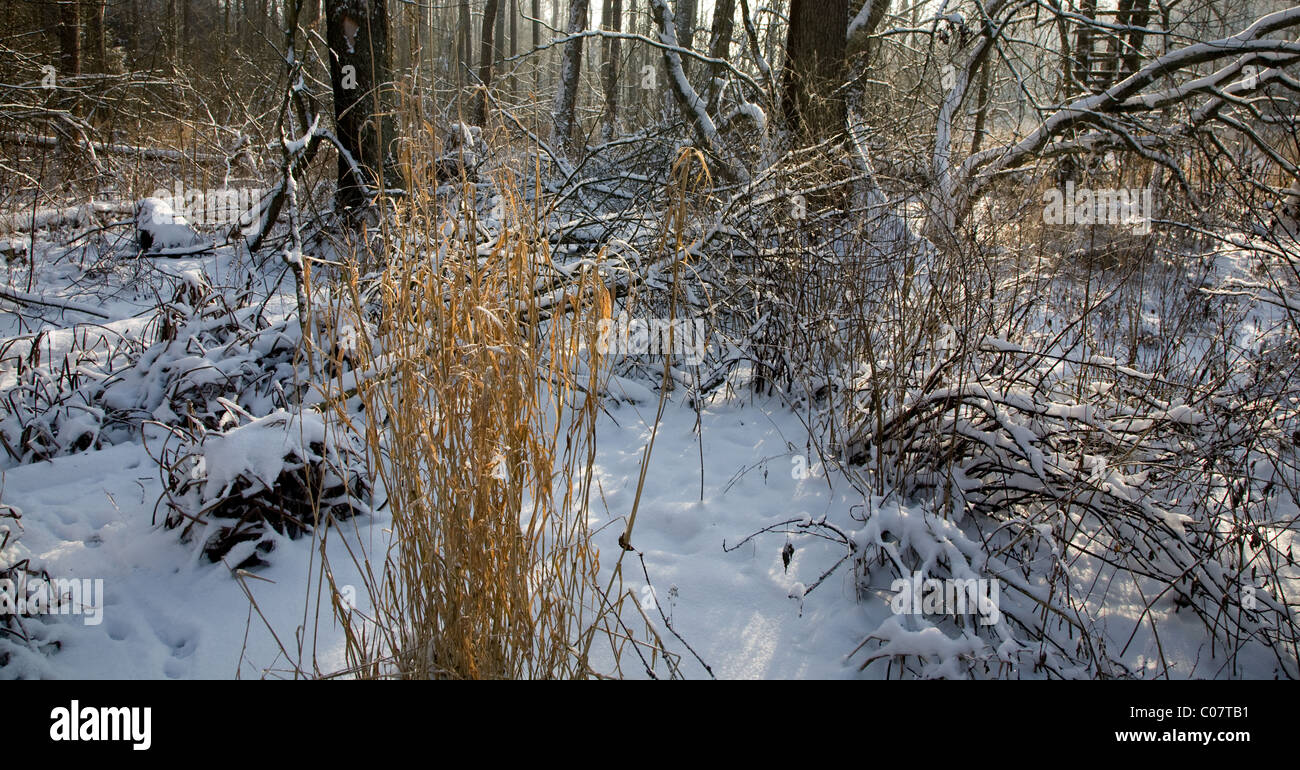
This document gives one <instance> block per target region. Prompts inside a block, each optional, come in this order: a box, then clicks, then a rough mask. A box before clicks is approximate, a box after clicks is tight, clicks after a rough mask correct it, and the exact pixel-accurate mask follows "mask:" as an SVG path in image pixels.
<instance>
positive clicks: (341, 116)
mask: <svg viewBox="0 0 1300 770" xmlns="http://www.w3.org/2000/svg"><path fill="white" fill-rule="evenodd" d="M327 14H328V18H327V21H326V24H327V26H326V41H327V43H328V45H329V49H330V83H331V86H332V87H333V91H334V120H335V125H336V127H337V129H338V143H339V159H338V180H339V183H338V195H337V200H338V204H339V207H340V208H341V209H343V210H353V209H357V208H359V207H361V206H363V205H364V204H365V203H367V201H368V200H369V198H370V191H371V190H373V189H374V188H376V187H378V186H380V185H383V184H385V183H386V181H387V177H388V174H387V171H388V163H387V162H386V159H385V156H386V152H385V143H386V142H388V141H391V140H392V139H393V137H394V132H393V130H392V125H393V122H392V119H391V118H390V117H389V116H388V111H387V110H386V109H385V106H384V103H385V101H386V99H385V95H386V90H387V89H388V88H389V87H390V84H391V80H392V78H391V64H390V61H389V57H390V54H389V46H388V3H387V1H386V0H329V2H328V5H327Z"/></svg>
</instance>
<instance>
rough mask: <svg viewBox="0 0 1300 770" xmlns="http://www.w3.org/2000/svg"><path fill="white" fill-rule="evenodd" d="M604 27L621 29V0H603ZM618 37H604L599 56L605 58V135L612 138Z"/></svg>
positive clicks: (615, 118)
mask: <svg viewBox="0 0 1300 770" xmlns="http://www.w3.org/2000/svg"><path fill="white" fill-rule="evenodd" d="M601 16H602V20H603V21H604V27H605V29H608V30H610V31H611V32H622V31H623V0H605V8H604V13H602V15H601ZM621 42H622V41H620V40H619V39H618V38H606V39H605V40H604V46H603V48H604V51H603V55H602V57H601V58H603V59H604V60H605V67H604V71H603V72H602V73H601V74H602V75H603V78H602V82H603V85H604V87H605V89H604V90H605V137H606V139H607V140H608V139H609V138H612V137H613V136H614V134H615V133H616V131H617V124H618V81H619V56H620V53H621V46H620V43H621Z"/></svg>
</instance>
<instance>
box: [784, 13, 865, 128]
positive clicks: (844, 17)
mask: <svg viewBox="0 0 1300 770" xmlns="http://www.w3.org/2000/svg"><path fill="white" fill-rule="evenodd" d="M848 26H849V4H848V0H794V3H793V7H791V9H790V30H789V33H788V34H787V37H786V46H785V48H786V56H785V67H784V71H783V73H782V79H783V82H782V91H783V93H782V97H781V112H782V117H783V118H784V120H785V124H786V127H787V128H789V129H790V130H792V131H797V132H800V133H802V134H804V136H805V138H807V139H811V140H813V141H821V140H824V139H827V138H829V137H832V136H834V135H836V134H838V133H840V132H841V131H842V130H843V129H844V124H845V120H846V118H847V113H846V106H845V102H844V97H843V96H842V95H838V93H839V88H840V86H842V85H843V84H844V79H845V75H846V60H845V53H846V48H847V35H848Z"/></svg>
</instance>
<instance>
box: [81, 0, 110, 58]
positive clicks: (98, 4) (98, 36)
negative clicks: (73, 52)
mask: <svg viewBox="0 0 1300 770" xmlns="http://www.w3.org/2000/svg"><path fill="white" fill-rule="evenodd" d="M106 5H107V2H106V0H90V2H89V10H90V13H89V15H88V17H87V24H86V46H87V47H88V48H89V49H90V58H91V65H90V66H91V67H92V69H93V71H94V72H99V73H104V72H107V71H108V40H107V36H106V34H105V32H106V31H105V29H104V11H105V6H106Z"/></svg>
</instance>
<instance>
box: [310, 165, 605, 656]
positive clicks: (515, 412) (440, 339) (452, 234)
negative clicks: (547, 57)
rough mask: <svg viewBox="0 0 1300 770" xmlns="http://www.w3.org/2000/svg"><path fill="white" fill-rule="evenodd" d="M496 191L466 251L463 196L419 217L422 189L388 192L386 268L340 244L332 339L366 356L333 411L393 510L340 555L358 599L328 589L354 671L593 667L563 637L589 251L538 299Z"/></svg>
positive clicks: (585, 410)
mask: <svg viewBox="0 0 1300 770" xmlns="http://www.w3.org/2000/svg"><path fill="white" fill-rule="evenodd" d="M413 189H429V187H427V186H422V185H418V184H417V185H414V186H413ZM501 189H503V190H508V189H510V186H509V185H506V184H503V185H502V186H501ZM506 208H507V209H508V212H509V213H508V214H507V216H506V218H505V222H504V223H503V225H502V227H501V233H500V236H499V237H498V238H497V239H496V241H495V243H494V245H493V246H492V248H491V250H490V252H489V253H487V254H486V255H483V256H480V255H479V253H478V251H477V245H476V244H477V241H478V235H477V234H476V231H477V230H478V228H477V227H476V225H477V223H476V222H475V221H474V214H473V212H472V210H470V209H469V207H466V208H465V210H464V211H462V212H459V213H456V212H451V213H450V214H449V213H447V212H445V211H444V212H442V213H441V214H440V215H433V216H430V215H429V214H428V212H437V211H440V207H439V205H438V203H437V202H436V201H434V200H430V199H426V198H424V197H422V196H418V195H417V196H415V197H413V198H411V199H408V200H405V201H402V202H399V203H398V204H397V210H396V217H395V218H394V219H393V220H392V223H393V224H391V225H390V227H391V230H390V231H386V232H384V233H383V234H382V238H381V239H379V240H380V242H383V243H386V244H388V253H387V254H386V255H384V260H385V262H386V267H385V269H384V270H383V271H382V273H381V274H380V276H379V277H378V278H374V279H370V280H363V279H361V278H359V277H358V276H359V273H360V271H359V270H358V269H357V264H358V263H359V262H368V261H370V260H372V259H375V258H376V256H377V255H375V254H374V253H373V252H371V253H365V254H363V255H362V256H364V257H365V258H364V259H361V260H358V259H355V257H356V256H357V254H355V253H354V255H353V256H354V259H351V260H349V261H348V264H347V265H346V266H345V267H344V269H343V271H342V276H343V277H342V280H341V281H340V282H339V286H338V289H339V290H338V291H336V292H334V294H335V296H336V297H338V298H339V299H338V300H337V305H338V306H337V307H335V308H333V311H334V312H330V313H328V314H327V315H328V316H330V317H333V318H340V317H348V316H352V317H359V318H363V319H367V320H368V321H369V322H363V323H361V324H358V326H359V327H360V330H361V332H360V334H359V337H358V338H357V339H356V340H355V343H354V344H347V345H345V344H341V337H340V335H339V333H338V330H337V327H335V331H334V332H333V333H332V337H333V339H332V340H331V343H330V344H329V345H328V348H329V349H331V350H332V351H333V352H332V355H341V354H342V351H344V350H349V351H350V352H349V355H351V356H354V357H355V359H354V361H353V363H354V364H355V365H356V371H362V372H366V371H369V372H375V373H379V374H377V375H376V376H373V377H371V378H369V379H365V380H364V381H363V382H362V383H361V384H359V385H357V386H352V385H351V384H350V383H346V382H343V381H338V382H337V385H338V392H340V393H345V394H347V395H349V396H350V399H349V398H343V399H339V400H338V401H337V403H338V406H339V408H338V409H337V410H336V412H337V414H338V416H339V418H340V419H341V420H343V421H345V422H348V423H350V425H351V427H352V429H354V430H357V431H358V432H359V433H361V434H363V435H364V436H365V439H366V443H367V445H368V446H369V450H370V463H371V466H372V469H373V472H374V474H375V477H376V481H377V485H378V486H380V487H381V488H382V489H383V490H384V492H385V493H386V495H387V505H388V506H389V508H390V509H391V514H392V543H391V545H390V547H389V550H388V551H387V552H386V553H384V554H382V555H381V558H379V559H375V560H372V559H371V555H370V554H361V553H358V554H354V556H355V557H356V559H357V563H358V565H359V566H361V567H362V571H363V573H364V574H365V575H366V578H365V581H366V585H365V586H364V588H363V592H364V593H366V594H368V595H369V600H370V604H371V605H372V606H373V607H374V614H373V616H371V617H363V616H362V615H361V614H360V613H357V612H352V611H350V609H349V608H348V607H346V606H343V605H341V604H340V603H338V602H336V610H337V614H338V617H339V618H340V619H341V620H342V622H343V625H344V627H345V631H346V634H347V659H348V664H349V671H350V673H352V674H355V675H358V676H364V677H394V676H395V677H405V678H418V679H423V678H457V679H459V678H467V679H497V678H570V677H581V676H585V675H588V674H589V673H590V671H589V669H588V666H587V664H586V661H585V659H584V656H582V655H581V654H580V653H578V652H577V650H578V649H579V648H580V644H579V639H580V637H581V636H582V635H583V634H584V632H585V630H586V629H588V628H589V623H590V619H589V618H587V617H586V612H587V610H588V608H590V607H591V606H593V603H594V601H595V600H594V599H593V596H594V592H595V591H596V590H597V589H596V584H595V576H596V573H597V569H598V556H597V554H596V552H595V551H594V550H593V548H592V547H591V545H590V542H589V534H590V533H589V532H588V528H587V504H588V493H589V491H590V483H591V468H592V464H593V462H594V458H595V454H594V443H593V442H594V438H593V434H594V428H595V417H596V409H597V406H598V400H597V398H596V397H595V396H594V395H591V394H595V393H597V392H598V390H599V388H598V384H599V383H598V374H597V372H598V370H599V367H598V366H596V365H595V362H593V361H591V360H590V359H588V357H587V352H586V351H588V350H592V351H594V340H595V320H596V317H597V316H598V314H600V313H606V314H608V312H609V306H610V298H609V296H608V293H607V292H606V290H605V287H604V285H603V284H602V283H600V281H599V278H598V274H597V270H596V269H595V265H594V264H593V266H592V269H588V270H585V271H583V272H582V273H581V275H580V277H579V284H578V286H577V288H576V289H575V290H574V291H573V292H572V293H570V294H565V295H564V296H562V297H561V299H560V304H559V306H558V307H555V306H551V307H548V308H544V307H543V303H542V301H541V300H539V298H538V293H537V291H536V287H538V286H539V285H540V284H542V283H544V280H543V279H544V277H545V272H544V271H545V270H546V269H547V268H548V267H549V265H550V255H549V252H548V249H547V246H546V244H545V241H544V240H542V239H539V237H538V231H537V228H536V227H535V224H534V223H535V222H536V221H537V212H536V211H525V210H523V209H521V207H520V206H519V205H518V201H516V200H508V201H507V206H506ZM362 251H365V250H364V249H362ZM550 318H556V319H564V321H565V322H564V323H559V322H554V323H552V322H551V321H550V320H549V319H550ZM354 328H356V327H354ZM367 330H368V331H367ZM544 332H545V333H544ZM327 368H329V369H332V370H334V371H343V370H344V369H345V367H343V366H334V367H327ZM363 379H364V378H363ZM349 400H350V401H351V403H352V408H349V407H348V406H347V404H348V401H349ZM358 406H359V407H360V417H358V416H357V411H356V409H355V408H356V407H358ZM327 571H328V570H327ZM329 579H330V582H331V584H332V582H333V581H332V578H329ZM333 587H334V589H335V595H336V596H337V586H333Z"/></svg>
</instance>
